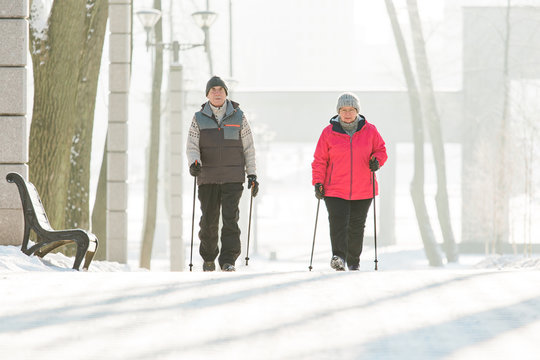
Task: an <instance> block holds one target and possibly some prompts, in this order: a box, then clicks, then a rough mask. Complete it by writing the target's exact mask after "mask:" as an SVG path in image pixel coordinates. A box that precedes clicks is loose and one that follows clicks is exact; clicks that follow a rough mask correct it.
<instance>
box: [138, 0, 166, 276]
mask: <svg viewBox="0 0 540 360" xmlns="http://www.w3.org/2000/svg"><path fill="white" fill-rule="evenodd" d="M154 8H155V9H158V10H161V0H154ZM154 32H155V42H156V44H157V45H156V46H155V60H154V73H153V77H152V104H151V128H150V154H149V158H148V171H147V173H146V177H147V183H146V204H145V214H144V229H143V239H142V245H141V257H140V266H141V267H143V268H147V269H150V262H151V258H152V246H153V244H154V233H155V229H156V217H157V195H158V170H159V146H160V145H159V143H160V141H159V135H160V128H161V84H162V81H163V46H161V45H160V44H161V43H162V42H163V25H162V21H161V19H160V20H159V21H158V22H157V24H156V26H155V27H154Z"/></svg>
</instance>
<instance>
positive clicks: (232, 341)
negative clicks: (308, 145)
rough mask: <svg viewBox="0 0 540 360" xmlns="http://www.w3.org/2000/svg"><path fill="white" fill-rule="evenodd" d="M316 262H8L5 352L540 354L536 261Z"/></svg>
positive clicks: (3, 285) (100, 355)
mask: <svg viewBox="0 0 540 360" xmlns="http://www.w3.org/2000/svg"><path fill="white" fill-rule="evenodd" d="M316 269H319V270H317V271H313V272H311V273H310V272H308V271H289V272H276V271H255V270H252V269H251V268H245V267H240V268H239V271H237V272H236V273H233V274H229V273H221V272H216V273H211V274H209V273H202V272H193V273H165V272H88V273H76V272H71V271H60V272H4V273H0V279H1V280H0V294H1V300H0V304H1V308H0V358H1V359H37V358H39V359H45V360H46V359H67V358H70V359H92V360H95V359H130V360H136V359H190V360H194V359H291V360H292V359H515V358H518V354H519V355H520V356H519V359H538V358H539V356H540V354H538V350H537V349H538V343H537V341H538V340H539V339H540V286H539V285H540V272H539V271H537V270H502V271H498V270H478V269H465V270H462V269H440V270H439V269H437V270H432V269H426V270H407V271H394V270H382V271H379V272H374V271H372V270H371V269H370V270H364V271H362V272H360V273H351V272H344V273H336V272H331V271H330V270H326V269H325V268H324V267H318V268H316ZM74 354H77V355H75V356H73V355H74Z"/></svg>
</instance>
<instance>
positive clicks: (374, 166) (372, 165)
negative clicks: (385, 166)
mask: <svg viewBox="0 0 540 360" xmlns="http://www.w3.org/2000/svg"><path fill="white" fill-rule="evenodd" d="M380 168H381V165H380V164H379V160H377V158H376V157H375V156H374V157H372V158H371V159H369V170H371V171H377V170H379V169H380Z"/></svg>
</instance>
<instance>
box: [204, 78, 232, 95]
mask: <svg viewBox="0 0 540 360" xmlns="http://www.w3.org/2000/svg"><path fill="white" fill-rule="evenodd" d="M214 86H221V87H222V88H223V89H224V90H225V94H227V95H229V89H228V88H227V84H225V81H223V80H222V79H221V78H220V77H219V76H212V78H211V79H210V80H208V82H207V83H206V96H208V93H209V92H210V89H211V88H213V87H214Z"/></svg>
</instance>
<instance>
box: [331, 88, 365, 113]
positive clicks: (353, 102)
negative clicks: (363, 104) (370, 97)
mask: <svg viewBox="0 0 540 360" xmlns="http://www.w3.org/2000/svg"><path fill="white" fill-rule="evenodd" d="M344 106H351V107H353V108H355V109H356V111H358V113H360V100H358V97H356V95H354V94H353V93H350V92H345V93H343V94H341V95H340V96H339V98H338V101H337V106H336V109H337V112H339V109H341V108H342V107H344Z"/></svg>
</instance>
